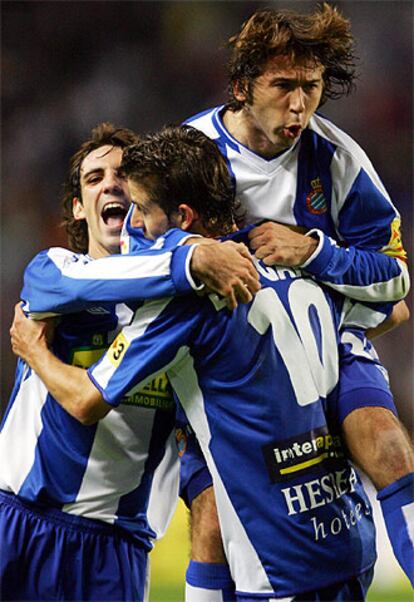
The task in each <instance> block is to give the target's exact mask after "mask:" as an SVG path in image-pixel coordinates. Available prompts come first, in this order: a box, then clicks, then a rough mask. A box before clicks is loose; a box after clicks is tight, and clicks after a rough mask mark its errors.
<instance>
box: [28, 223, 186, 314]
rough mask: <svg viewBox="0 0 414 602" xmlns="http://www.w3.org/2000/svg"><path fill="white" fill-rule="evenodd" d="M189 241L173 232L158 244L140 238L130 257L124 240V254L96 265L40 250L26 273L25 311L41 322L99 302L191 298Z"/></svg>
mask: <svg viewBox="0 0 414 602" xmlns="http://www.w3.org/2000/svg"><path fill="white" fill-rule="evenodd" d="M138 235H139V233H138V232H137V233H136V237H138ZM189 236H192V235H189V234H188V233H186V232H183V231H182V230H179V229H177V228H174V229H172V230H169V232H168V233H166V234H165V236H163V237H160V238H159V239H158V240H157V241H156V242H155V243H154V242H153V241H147V240H146V239H144V237H141V238H140V239H139V240H140V241H141V242H140V243H138V242H135V243H134V244H135V246H134V249H133V251H134V252H132V251H131V253H128V252H126V251H127V248H126V241H125V240H124V244H123V248H124V250H125V254H122V255H110V256H108V257H101V258H100V259H95V260H94V261H90V258H88V257H87V256H86V255H81V254H78V253H74V252H72V251H69V250H68V249H63V248H61V247H53V248H51V249H47V250H44V251H41V252H40V253H38V254H37V255H36V256H35V257H34V259H33V260H32V261H31V262H30V263H29V265H28V266H27V268H26V270H25V273H24V283H23V290H22V294H21V297H22V299H24V301H25V305H24V310H25V311H26V313H28V314H29V315H31V316H33V317H36V318H38V319H41V318H44V317H47V316H51V315H55V314H61V313H70V312H74V311H79V310H83V309H87V308H88V307H91V305H96V304H97V303H99V304H102V303H117V302H125V303H128V302H134V301H136V300H137V299H148V298H153V297H162V296H166V295H177V294H178V295H179V294H184V293H188V292H190V291H192V290H193V289H195V288H197V287H196V285H195V283H194V281H193V279H192V277H191V272H190V267H189V266H190V261H191V256H192V252H193V250H194V246H187V245H184V244H183V243H184V242H185V240H186V239H187V238H188V237H189ZM136 240H137V241H138V238H137V239H136ZM149 243H150V244H149ZM136 250H139V251H140V254H139V255H136V254H135V251H136ZM40 275H41V276H40Z"/></svg>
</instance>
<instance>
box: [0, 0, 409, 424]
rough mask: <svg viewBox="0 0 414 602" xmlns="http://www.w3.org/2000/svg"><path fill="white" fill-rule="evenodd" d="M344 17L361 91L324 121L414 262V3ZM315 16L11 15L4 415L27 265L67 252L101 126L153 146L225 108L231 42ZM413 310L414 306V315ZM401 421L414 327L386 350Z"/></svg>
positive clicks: (209, 5) (58, 6)
mask: <svg viewBox="0 0 414 602" xmlns="http://www.w3.org/2000/svg"><path fill="white" fill-rule="evenodd" d="M336 5H337V6H338V7H339V8H340V9H341V10H342V11H343V12H344V13H345V15H346V16H347V17H349V18H350V19H351V21H352V24H353V31H354V34H355V37H356V40H357V48H358V54H359V56H360V59H361V61H360V64H359V72H360V80H359V82H358V85H357V90H356V92H355V93H354V94H353V95H352V96H351V97H348V98H346V99H342V100H339V101H330V102H329V103H328V104H327V105H326V106H325V107H324V108H323V110H322V112H323V113H324V114H325V115H326V116H328V117H330V118H332V119H333V120H334V121H335V122H336V123H337V124H338V125H339V126H340V127H342V128H343V129H345V131H347V132H348V133H349V134H350V135H351V136H353V137H354V138H355V139H356V140H357V141H358V142H359V143H360V144H361V146H362V147H363V148H364V149H365V150H366V151H367V153H368V155H369V156H370V158H371V160H372V161H373V163H374V166H375V167H376V169H377V171H378V172H379V174H380V176H381V178H382V180H383V182H384V184H385V186H386V187H387V189H388V191H389V192H390V194H391V196H392V198H393V200H394V202H395V204H396V205H397V207H398V208H399V210H400V211H401V213H402V216H403V225H404V229H403V236H404V241H405V246H406V248H407V250H408V252H409V253H410V255H411V256H412V246H413V228H412V226H413V222H412V210H411V207H412V198H413V179H412V166H413V147H412V134H413V59H412V57H413V11H414V8H413V7H414V4H413V3H412V2H411V1H406V2H401V1H380V2H376V1H367V2H365V1H361V0H358V1H353V0H348V1H345V2H338V3H336ZM264 6H271V7H278V8H281V7H283V8H286V7H289V8H293V9H295V10H296V9H297V10H306V11H307V10H309V11H311V10H313V8H314V6H315V4H314V3H313V2H268V3H263V2H249V1H241V2H226V1H216V2H207V1H206V2H168V1H166V2H136V1H125V2H111V1H107V2H102V1H86V2H69V1H68V2H66V1H56V2H48V1H46V2H38V1H32V2H19V1H13V2H8V1H3V2H2V3H1V11H2V25H1V27H2V31H1V40H2V53H1V54H2V120H1V121H2V204H1V268H2V273H1V293H2V294H1V321H2V323H1V334H2V341H1V367H2V375H1V398H0V401H1V406H2V407H3V409H4V407H5V405H6V403H7V399H8V396H9V394H10V391H11V388H12V384H13V377H14V366H15V359H14V357H13V355H12V353H11V351H10V345H9V336H8V329H9V326H10V323H11V319H12V312H13V306H14V303H15V302H16V301H17V300H18V298H19V290H20V287H21V281H22V280H21V279H22V272H23V269H24V266H25V264H26V263H27V262H28V261H29V260H30V259H31V257H32V256H33V255H34V254H36V253H37V252H38V251H39V250H40V249H42V248H45V247H49V246H54V245H62V246H64V245H65V243H66V240H65V236H64V233H63V232H62V230H61V228H60V227H59V222H60V195H61V184H62V182H63V179H64V176H65V170H66V165H67V161H68V158H69V157H70V155H71V154H72V153H73V151H74V150H76V148H77V147H78V145H79V144H80V142H82V141H83V139H84V138H86V137H87V136H88V135H89V132H90V129H91V128H92V127H94V126H95V125H96V124H97V123H99V122H100V121H104V120H110V121H113V122H114V123H116V124H118V125H122V126H126V127H130V128H132V129H135V130H136V131H138V132H140V133H145V132H147V131H151V130H154V129H158V128H160V127H161V126H163V125H164V124H167V123H178V122H180V121H182V120H183V119H185V118H186V117H188V116H190V115H192V114H194V113H197V112H199V111H201V110H203V109H205V108H208V107H210V106H213V105H215V104H219V103H221V102H223V101H224V100H225V98H226V96H225V94H226V71H225V63H226V57H227V53H226V50H225V42H226V40H227V38H228V37H229V36H230V35H232V34H233V33H236V32H237V31H238V29H239V27H240V25H241V23H242V21H243V20H244V19H245V18H247V17H248V16H249V15H250V14H251V13H252V12H253V11H254V10H256V9H257V8H259V7H264ZM411 298H412V297H411V296H410V297H409V299H408V302H409V304H410V306H411V310H412V302H411ZM377 349H378V351H379V353H380V357H381V359H382V360H383V362H384V364H385V366H386V367H387V368H388V369H389V371H390V375H391V383H392V388H393V390H394V394H395V397H396V401H397V405H398V407H399V410H400V413H401V416H402V418H403V420H404V422H405V423H406V425H407V426H408V428H409V429H410V430H413V427H414V416H413V411H412V407H413V351H412V349H413V328H412V321H411V322H410V323H409V324H408V325H404V326H402V327H401V328H399V329H398V330H396V331H394V332H393V333H390V334H387V335H386V336H385V337H383V338H380V339H378V342H377Z"/></svg>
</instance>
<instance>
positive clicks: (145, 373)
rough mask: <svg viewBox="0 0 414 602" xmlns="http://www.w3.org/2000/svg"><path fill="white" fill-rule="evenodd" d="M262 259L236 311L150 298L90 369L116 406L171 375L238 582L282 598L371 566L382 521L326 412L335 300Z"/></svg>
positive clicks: (199, 301)
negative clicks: (208, 478) (209, 479)
mask: <svg viewBox="0 0 414 602" xmlns="http://www.w3.org/2000/svg"><path fill="white" fill-rule="evenodd" d="M259 269H260V272H261V280H262V287H263V288H262V289H261V290H260V291H259V293H258V294H257V295H256V296H255V298H254V300H253V301H252V302H251V303H250V304H248V305H239V307H238V308H237V309H236V310H235V311H233V312H230V311H228V310H227V309H226V308H225V307H224V303H223V302H221V301H219V300H217V298H216V297H215V296H211V297H210V298H206V297H204V298H200V297H194V296H185V297H181V298H165V299H161V300H153V301H147V302H144V303H143V304H142V305H141V306H140V307H139V308H138V309H137V311H136V313H135V316H134V319H133V321H132V322H131V323H130V325H129V326H127V327H126V328H124V329H123V331H122V332H121V333H120V334H119V335H118V336H117V338H116V339H115V341H114V342H113V344H112V345H111V347H110V349H109V350H108V352H107V353H106V355H105V356H103V357H102V358H101V360H100V361H99V362H98V364H97V365H95V366H94V367H91V368H90V369H89V371H88V372H89V375H90V378H91V380H92V381H93V382H94V383H95V385H96V386H97V387H98V388H99V389H100V391H101V392H102V395H103V396H104V398H105V399H106V401H107V402H108V403H110V404H112V405H113V406H114V407H117V406H118V404H119V401H120V400H121V399H122V398H123V396H124V394H125V391H128V390H129V389H130V388H131V387H132V386H137V385H140V386H142V385H144V384H145V383H147V382H149V381H151V380H152V379H153V378H154V377H156V376H157V374H159V373H160V372H166V373H167V375H168V378H169V380H170V382H171V384H172V386H173V388H174V391H175V393H176V394H177V396H178V399H179V401H180V403H181V404H182V406H183V408H184V410H185V412H186V415H187V416H188V418H189V421H190V423H191V426H192V428H193V429H194V430H195V432H196V435H197V438H198V441H199V443H200V445H201V448H202V450H203V453H204V454H205V457H206V460H207V464H208V467H209V470H210V472H211V474H212V476H213V481H214V487H215V495H216V501H217V506H218V512H219V517H220V523H221V528H222V535H223V539H224V547H225V550H226V555H227V558H228V561H229V565H230V569H231V573H232V576H233V578H234V579H235V582H236V587H237V590H238V591H239V592H243V593H249V594H259V595H260V594H261V595H268V596H270V597H272V596H274V597H283V596H289V595H293V594H297V593H300V592H304V591H309V590H314V589H315V588H321V587H324V586H326V585H329V584H332V583H335V582H340V581H343V580H346V579H348V578H350V577H352V576H356V575H358V574H360V573H361V572H363V571H364V570H366V569H368V568H369V567H371V566H372V565H373V563H374V561H375V533H374V525H373V520H372V513H371V508H370V505H369V501H368V499H367V496H366V495H365V493H364V490H363V488H362V485H361V483H360V480H359V477H358V476H357V474H356V472H355V471H354V469H353V468H352V466H351V465H350V464H349V463H348V461H347V460H346V458H345V457H344V454H343V451H342V447H341V442H340V438H339V437H338V435H337V434H336V433H335V432H332V431H331V430H330V425H329V424H328V422H327V419H326V404H327V402H328V399H329V398H330V397H331V396H334V395H335V394H336V390H337V382H338V348H337V345H338V328H339V319H338V314H339V308H338V307H336V305H335V304H334V303H333V301H332V298H331V297H330V295H328V294H326V293H325V292H324V291H323V290H322V288H321V287H320V286H318V285H317V284H316V283H315V282H314V281H313V280H312V279H309V278H302V277H301V274H300V272H299V271H298V270H292V269H287V268H280V269H274V268H267V267H264V266H263V265H262V264H260V265H259Z"/></svg>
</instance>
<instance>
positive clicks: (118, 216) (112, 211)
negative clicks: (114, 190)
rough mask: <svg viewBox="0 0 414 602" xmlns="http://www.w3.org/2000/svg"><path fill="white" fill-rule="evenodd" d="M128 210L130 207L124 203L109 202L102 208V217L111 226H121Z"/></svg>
mask: <svg viewBox="0 0 414 602" xmlns="http://www.w3.org/2000/svg"><path fill="white" fill-rule="evenodd" d="M127 211H128V207H125V205H123V204H122V203H117V202H113V203H107V204H106V205H105V207H104V208H103V209H102V213H101V217H102V219H103V221H104V222H105V224H106V225H107V226H109V227H110V228H121V227H122V224H123V222H124V219H125V216H126V214H127Z"/></svg>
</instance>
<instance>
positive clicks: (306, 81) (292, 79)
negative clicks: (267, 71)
mask: <svg viewBox="0 0 414 602" xmlns="http://www.w3.org/2000/svg"><path fill="white" fill-rule="evenodd" d="M271 81H272V83H275V82H278V83H281V84H284V83H286V84H292V83H302V84H318V83H319V82H320V81H322V77H315V78H313V79H298V78H297V77H277V76H276V77H274V78H273V79H272V80H271Z"/></svg>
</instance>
